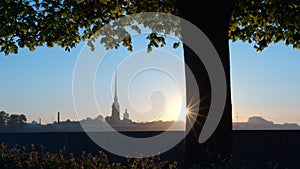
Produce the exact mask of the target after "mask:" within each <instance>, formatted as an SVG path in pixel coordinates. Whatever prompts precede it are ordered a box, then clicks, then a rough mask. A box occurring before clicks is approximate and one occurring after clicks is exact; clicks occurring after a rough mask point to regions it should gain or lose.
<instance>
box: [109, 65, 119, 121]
mask: <svg viewBox="0 0 300 169" xmlns="http://www.w3.org/2000/svg"><path fill="white" fill-rule="evenodd" d="M117 85H118V83H117V70H116V71H115V96H114V102H113V104H112V112H111V118H112V122H113V123H118V122H119V121H120V105H119V103H118V95H117V92H118V91H117Z"/></svg>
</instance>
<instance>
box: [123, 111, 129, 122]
mask: <svg viewBox="0 0 300 169" xmlns="http://www.w3.org/2000/svg"><path fill="white" fill-rule="evenodd" d="M123 120H129V113H128V112H127V109H125V113H124V114H123Z"/></svg>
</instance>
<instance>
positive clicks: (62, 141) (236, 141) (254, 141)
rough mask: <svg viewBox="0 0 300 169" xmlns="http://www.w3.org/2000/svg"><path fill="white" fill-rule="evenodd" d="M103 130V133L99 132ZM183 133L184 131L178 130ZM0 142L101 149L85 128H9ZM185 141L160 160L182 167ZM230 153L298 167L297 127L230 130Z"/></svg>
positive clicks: (265, 164)
mask: <svg viewBox="0 0 300 169" xmlns="http://www.w3.org/2000/svg"><path fill="white" fill-rule="evenodd" d="M102 134H105V133H102ZM124 134H126V135H129V136H131V137H150V136H153V135H156V134H159V132H158V131H140V132H124ZM177 134H183V131H177ZM0 143H4V144H5V145H7V146H8V147H12V146H14V145H16V144H17V145H19V146H30V145H31V144H34V145H35V146H36V147H38V146H40V145H43V146H44V147H45V151H50V152H58V150H59V149H62V148H63V147H64V146H65V147H66V152H72V153H73V154H75V155H78V156H79V155H80V154H81V152H82V151H85V152H88V153H92V154H97V153H98V152H99V151H100V150H102V149H101V148H100V147H99V146H98V145H97V144H95V143H94V142H93V141H92V140H91V139H90V138H89V137H88V136H87V135H86V134H85V133H84V132H35V133H30V132H23V133H22V132H19V133H18V132H11V133H0ZM183 152H184V142H183V141H182V142H180V143H179V144H178V145H176V146H175V147H174V148H173V149H171V150H169V151H168V152H166V153H163V154H161V159H162V160H168V161H177V162H178V164H179V167H180V168H183V159H184V157H183V154H184V153H183ZM106 153H107V154H108V156H109V158H110V161H114V162H123V163H126V159H125V158H121V157H120V156H116V155H114V154H110V153H109V152H106ZM233 156H234V158H236V159H237V160H238V161H240V162H242V161H245V160H246V163H248V164H251V166H255V168H262V169H264V168H269V167H270V168H274V167H277V168H285V167H288V168H289V169H293V168H295V169H296V168H300V131H298V130H285V131H274V130H273V131H253V130H252V131H247V130H243V131H233Z"/></svg>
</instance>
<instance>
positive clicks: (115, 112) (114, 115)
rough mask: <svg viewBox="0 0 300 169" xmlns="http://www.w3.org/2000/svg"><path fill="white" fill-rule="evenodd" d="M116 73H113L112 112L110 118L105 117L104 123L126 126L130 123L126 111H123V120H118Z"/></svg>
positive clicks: (118, 105) (118, 106)
mask: <svg viewBox="0 0 300 169" xmlns="http://www.w3.org/2000/svg"><path fill="white" fill-rule="evenodd" d="M117 85H118V84H117V72H116V73H115V96H114V101H113V103H112V105H111V107H112V111H111V116H108V117H105V120H106V122H108V123H111V124H128V123H132V121H131V120H130V119H129V113H128V112H127V109H125V113H124V114H123V119H122V120H121V119H120V104H119V102H118V94H117V92H118V90H117Z"/></svg>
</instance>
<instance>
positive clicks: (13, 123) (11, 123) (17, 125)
mask: <svg viewBox="0 0 300 169" xmlns="http://www.w3.org/2000/svg"><path fill="white" fill-rule="evenodd" d="M26 120H27V119H26V116H25V115H24V114H21V115H18V114H11V115H10V116H9V118H8V121H7V127H8V128H10V129H21V128H23V127H24V126H25V125H26Z"/></svg>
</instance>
